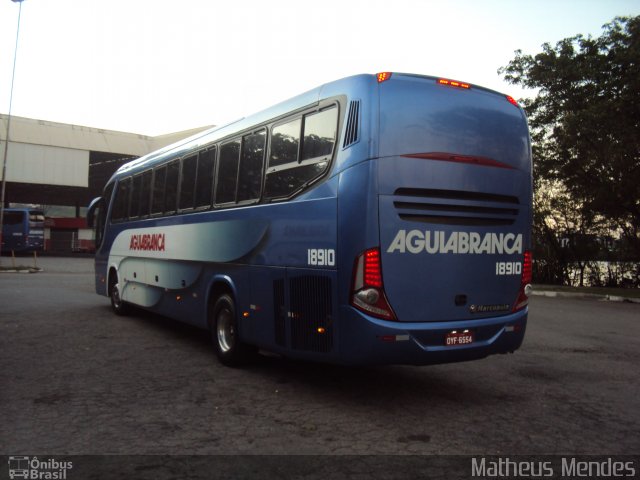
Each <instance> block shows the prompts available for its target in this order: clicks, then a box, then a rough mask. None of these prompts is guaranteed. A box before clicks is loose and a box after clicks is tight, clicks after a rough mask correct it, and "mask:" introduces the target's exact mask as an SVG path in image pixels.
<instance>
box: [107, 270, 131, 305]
mask: <svg viewBox="0 0 640 480" xmlns="http://www.w3.org/2000/svg"><path fill="white" fill-rule="evenodd" d="M109 298H110V299H111V308H112V309H113V311H114V313H115V314H116V315H126V314H127V313H128V311H129V309H128V306H127V304H126V303H125V302H124V301H123V300H122V298H121V296H120V284H119V283H118V274H117V273H114V274H113V276H112V277H111V279H110V281H109Z"/></svg>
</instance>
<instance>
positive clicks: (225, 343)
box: [210, 293, 257, 367]
mask: <svg viewBox="0 0 640 480" xmlns="http://www.w3.org/2000/svg"><path fill="white" fill-rule="evenodd" d="M210 319H211V321H210V327H211V340H212V343H213V347H214V349H215V351H216V355H217V356H218V359H219V360H220V362H221V363H222V364H224V365H227V366H230V367H234V366H239V365H244V364H246V363H248V362H249V361H250V360H251V359H252V357H254V356H255V354H256V352H257V350H256V348H254V347H252V346H250V345H246V344H244V343H242V342H241V341H240V338H239V336H238V317H237V315H236V307H235V302H234V301H233V298H232V297H231V296H230V295H228V294H226V293H225V294H223V295H221V296H220V297H218V299H217V300H216V302H215V303H214V305H213V309H212V311H211V314H210Z"/></svg>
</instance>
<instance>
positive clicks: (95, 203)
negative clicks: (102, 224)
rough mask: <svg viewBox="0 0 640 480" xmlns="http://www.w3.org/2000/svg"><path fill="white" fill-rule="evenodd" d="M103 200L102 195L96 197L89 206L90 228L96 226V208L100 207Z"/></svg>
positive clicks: (88, 224)
mask: <svg viewBox="0 0 640 480" xmlns="http://www.w3.org/2000/svg"><path fill="white" fill-rule="evenodd" d="M101 201H102V197H96V198H94V199H93V200H91V203H90V204H89V208H88V209H87V226H88V227H89V228H93V226H94V225H93V224H94V221H95V213H96V208H98V206H99V205H100V202H101Z"/></svg>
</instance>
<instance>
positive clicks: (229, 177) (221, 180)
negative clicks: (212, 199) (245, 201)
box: [216, 140, 240, 204]
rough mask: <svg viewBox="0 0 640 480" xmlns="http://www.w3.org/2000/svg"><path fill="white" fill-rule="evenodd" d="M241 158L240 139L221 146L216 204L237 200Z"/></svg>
mask: <svg viewBox="0 0 640 480" xmlns="http://www.w3.org/2000/svg"><path fill="white" fill-rule="evenodd" d="M239 160H240V140H233V141H231V142H229V143H225V144H224V145H222V146H221V147H220V164H219V165H218V181H217V182H216V184H217V188H216V204H222V203H230V202H235V200H236V187H237V183H238V166H239V163H240V162H239Z"/></svg>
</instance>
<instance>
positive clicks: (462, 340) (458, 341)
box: [444, 330, 474, 347]
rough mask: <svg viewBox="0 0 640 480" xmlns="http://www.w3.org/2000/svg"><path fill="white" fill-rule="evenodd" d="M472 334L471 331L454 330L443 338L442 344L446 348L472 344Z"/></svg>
mask: <svg viewBox="0 0 640 480" xmlns="http://www.w3.org/2000/svg"><path fill="white" fill-rule="evenodd" d="M473 340H474V338H473V332H472V331H471V330H454V331H453V332H449V333H447V334H446V335H445V337H444V344H445V345H446V346H447V347H453V346H456V345H469V344H470V343H473Z"/></svg>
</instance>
